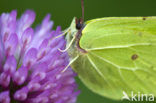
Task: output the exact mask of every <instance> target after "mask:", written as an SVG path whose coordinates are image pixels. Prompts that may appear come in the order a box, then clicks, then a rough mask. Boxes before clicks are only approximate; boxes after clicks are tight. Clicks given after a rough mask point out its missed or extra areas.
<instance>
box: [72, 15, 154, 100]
mask: <svg viewBox="0 0 156 103" xmlns="http://www.w3.org/2000/svg"><path fill="white" fill-rule="evenodd" d="M80 46H81V47H82V48H83V49H85V50H87V51H88V53H85V54H83V53H78V54H79V55H80V56H79V58H78V59H77V60H76V61H75V62H74V63H73V65H72V67H73V69H74V70H75V71H76V72H77V73H78V75H79V77H80V79H81V80H82V81H83V83H84V84H85V85H86V86H87V87H88V88H90V89H91V90H92V91H93V92H95V93H98V94H100V95H102V96H106V97H109V98H112V99H121V98H122V97H123V91H124V92H126V93H127V94H128V95H129V96H131V92H132V91H133V92H134V93H144V94H145V93H146V94H154V95H156V17H146V18H143V17H120V18H115V17H114V18H102V19H95V20H91V21H89V22H88V23H87V25H86V26H85V28H84V29H83V31H82V37H81V39H80ZM75 53H77V52H75Z"/></svg>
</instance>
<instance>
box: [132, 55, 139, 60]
mask: <svg viewBox="0 0 156 103" xmlns="http://www.w3.org/2000/svg"><path fill="white" fill-rule="evenodd" d="M138 57H139V56H138V55H137V54H133V55H132V57H131V59H132V60H136V59H137V58H138Z"/></svg>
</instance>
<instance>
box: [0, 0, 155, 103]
mask: <svg viewBox="0 0 156 103" xmlns="http://www.w3.org/2000/svg"><path fill="white" fill-rule="evenodd" d="M13 9H16V10H17V11H18V16H20V15H21V13H23V12H24V11H25V10H26V9H32V10H34V11H35V12H36V14H37V17H36V21H35V25H36V24H39V23H40V22H41V20H42V19H43V18H44V16H45V15H46V14H47V13H50V14H51V15H52V20H53V21H54V23H55V26H54V28H56V26H58V25H60V26H62V29H65V28H67V27H68V26H69V25H70V23H71V21H72V19H73V17H81V3H80V0H0V13H2V12H10V11H11V10H13ZM110 16H156V0H85V21H86V20H89V19H94V18H99V17H110ZM35 25H34V26H35ZM76 79H77V82H78V84H79V89H80V90H81V94H80V95H79V97H78V101H77V103H129V102H126V101H122V102H120V101H113V100H111V99H107V98H103V97H101V96H99V95H96V94H94V93H92V92H91V91H90V90H88V89H87V88H86V87H85V86H84V85H83V84H82V83H81V82H80V80H79V79H78V78H76ZM136 103H138V102H136ZM141 103H144V102H141ZM150 103H151V102H150Z"/></svg>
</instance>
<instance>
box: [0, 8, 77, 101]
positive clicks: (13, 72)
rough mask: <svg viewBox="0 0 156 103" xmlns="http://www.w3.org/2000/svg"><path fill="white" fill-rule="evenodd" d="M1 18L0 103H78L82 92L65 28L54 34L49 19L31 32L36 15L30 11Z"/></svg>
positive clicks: (55, 31)
mask: <svg viewBox="0 0 156 103" xmlns="http://www.w3.org/2000/svg"><path fill="white" fill-rule="evenodd" d="M16 16H17V12H16V11H12V12H11V13H3V14H2V15H1V16H0V103H19V102H21V103H75V102H76V98H77V95H78V94H79V91H77V85H76V83H75V80H74V76H75V73H74V72H73V71H72V70H71V68H68V69H67V70H66V71H65V72H63V73H62V72H61V71H62V70H63V69H64V68H65V67H66V65H67V64H68V54H67V53H61V52H59V51H58V48H60V49H64V47H65V43H66V42H65V40H64V38H63V37H59V38H55V37H56V36H58V35H60V34H61V33H62V32H61V28H60V27H57V29H56V30H52V29H51V28H52V26H53V22H52V21H50V15H47V16H46V17H45V18H44V20H43V21H42V23H41V25H39V26H37V28H35V29H33V28H31V25H32V23H33V22H34V20H35V13H34V12H33V11H31V10H27V11H26V12H25V13H24V14H23V15H22V16H21V18H20V19H16Z"/></svg>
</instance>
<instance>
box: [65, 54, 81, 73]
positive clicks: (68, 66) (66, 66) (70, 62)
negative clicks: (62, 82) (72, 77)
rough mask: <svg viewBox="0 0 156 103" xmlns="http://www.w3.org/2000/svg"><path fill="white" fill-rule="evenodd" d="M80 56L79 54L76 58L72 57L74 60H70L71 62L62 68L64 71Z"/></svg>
mask: <svg viewBox="0 0 156 103" xmlns="http://www.w3.org/2000/svg"><path fill="white" fill-rule="evenodd" d="M78 57H79V55H77V56H76V57H75V58H74V59H72V60H71V61H70V62H69V64H68V65H67V66H66V67H65V68H64V69H63V70H62V73H63V72H65V71H66V70H67V69H68V67H69V66H70V65H71V64H72V63H74V61H75V60H77V58H78Z"/></svg>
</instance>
